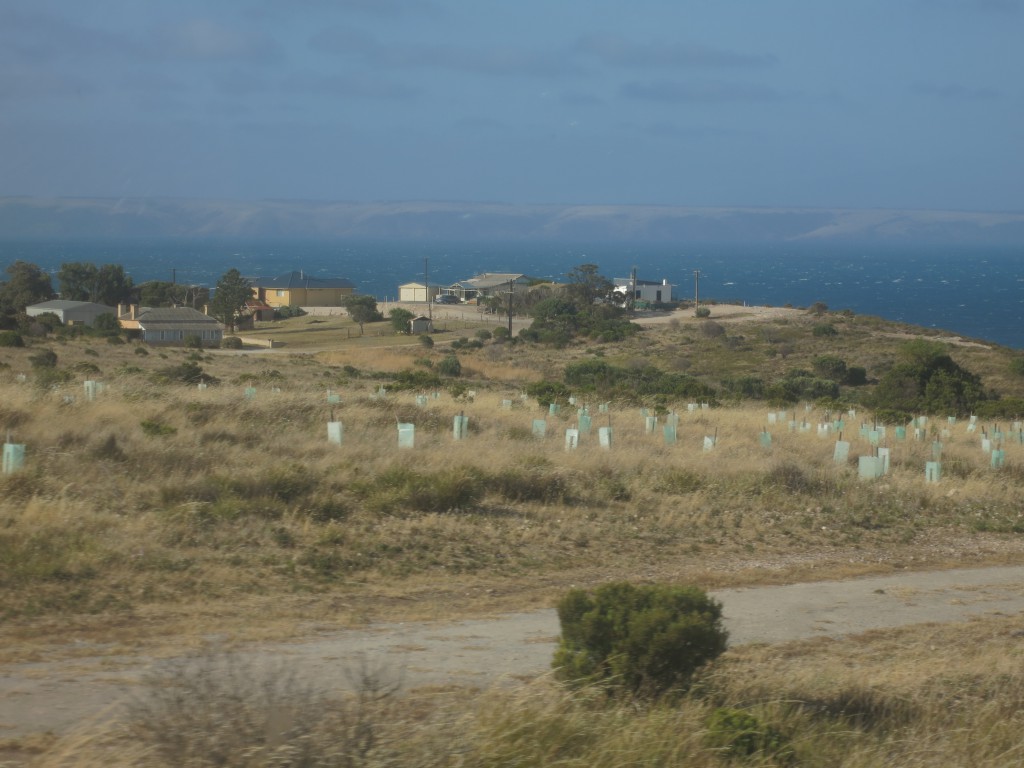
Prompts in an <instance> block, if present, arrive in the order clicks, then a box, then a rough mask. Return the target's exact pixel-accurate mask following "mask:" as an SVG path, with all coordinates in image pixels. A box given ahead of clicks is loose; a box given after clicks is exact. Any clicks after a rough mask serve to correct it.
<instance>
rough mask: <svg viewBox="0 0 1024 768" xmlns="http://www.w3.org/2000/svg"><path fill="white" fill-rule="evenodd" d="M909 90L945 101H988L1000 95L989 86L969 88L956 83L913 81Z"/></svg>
mask: <svg viewBox="0 0 1024 768" xmlns="http://www.w3.org/2000/svg"><path fill="white" fill-rule="evenodd" d="M910 90H911V91H912V92H913V93H916V94H919V95H921V96H930V97H932V98H936V99H943V100H947V101H988V100H990V99H998V98H999V97H1000V95H1001V94H1000V93H999V92H998V91H995V90H993V89H991V88H971V87H968V86H965V85H959V84H957V83H914V85H912V86H911V87H910Z"/></svg>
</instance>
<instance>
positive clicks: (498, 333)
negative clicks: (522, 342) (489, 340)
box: [491, 325, 512, 341]
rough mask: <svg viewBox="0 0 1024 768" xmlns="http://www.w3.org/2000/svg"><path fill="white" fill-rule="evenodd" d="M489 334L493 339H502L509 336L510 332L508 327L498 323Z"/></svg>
mask: <svg viewBox="0 0 1024 768" xmlns="http://www.w3.org/2000/svg"><path fill="white" fill-rule="evenodd" d="M491 336H493V337H494V339H495V341H504V340H505V339H508V338H510V337H511V336H512V334H511V333H510V332H509V330H508V328H506V327H505V326H503V325H499V326H498V327H497V328H495V329H494V331H493V332H492V333H491Z"/></svg>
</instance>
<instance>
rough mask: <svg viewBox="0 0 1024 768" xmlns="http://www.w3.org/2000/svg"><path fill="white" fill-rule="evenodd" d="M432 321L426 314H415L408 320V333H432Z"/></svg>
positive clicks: (415, 334)
mask: <svg viewBox="0 0 1024 768" xmlns="http://www.w3.org/2000/svg"><path fill="white" fill-rule="evenodd" d="M433 332H434V321H433V320H431V319H430V318H429V317H427V316H426V315H417V316H416V317H414V318H413V319H412V320H410V321H409V333H411V334H412V335H413V336H418V335H419V334H421V333H433Z"/></svg>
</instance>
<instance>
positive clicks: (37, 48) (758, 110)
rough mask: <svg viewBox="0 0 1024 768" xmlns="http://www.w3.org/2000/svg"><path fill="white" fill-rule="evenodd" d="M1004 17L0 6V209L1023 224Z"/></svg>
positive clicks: (869, 9)
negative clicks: (855, 212) (258, 208)
mask: <svg viewBox="0 0 1024 768" xmlns="http://www.w3.org/2000/svg"><path fill="white" fill-rule="evenodd" d="M1022 38H1024V0H770V1H766V0H715V1H714V2H713V1H712V0H702V1H701V2H694V1H692V0H632V1H631V2H625V1H624V0H517V1H516V2H507V1H504V0H217V1H216V2H211V0H89V1H88V2H83V1H82V0H0V195H2V196H15V195H29V196H35V197H82V196H84V197H112V198H120V197H180V198H230V199H241V200H259V199H298V200H323V201H330V200H338V201H357V202H371V201H400V200H431V201H459V202H500V203H512V204H581V205H582V204H607V205H612V204H615V205H623V204H628V205H682V206H762V207H804V206H813V207H823V208H828V207H852V208H915V209H946V210H972V211H1024V78H1022V75H1024V44H1021V39H1022Z"/></svg>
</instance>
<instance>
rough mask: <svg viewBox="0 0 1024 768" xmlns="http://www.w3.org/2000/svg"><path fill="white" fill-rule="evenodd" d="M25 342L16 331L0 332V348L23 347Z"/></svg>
mask: <svg viewBox="0 0 1024 768" xmlns="http://www.w3.org/2000/svg"><path fill="white" fill-rule="evenodd" d="M24 346H25V341H24V339H22V338H21V334H19V333H18V332H17V331H0V347H24Z"/></svg>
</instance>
